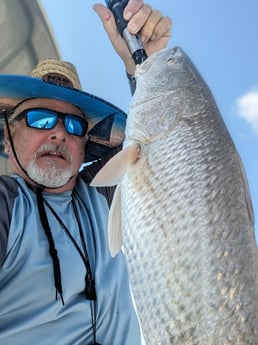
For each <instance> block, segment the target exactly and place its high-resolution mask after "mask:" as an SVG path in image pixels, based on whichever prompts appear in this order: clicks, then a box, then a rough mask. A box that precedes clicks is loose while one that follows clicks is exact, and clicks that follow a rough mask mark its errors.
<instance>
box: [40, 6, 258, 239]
mask: <svg viewBox="0 0 258 345" xmlns="http://www.w3.org/2000/svg"><path fill="white" fill-rule="evenodd" d="M96 2H97V1H93V0H74V1H71V0H54V1H53V0H41V3H42V6H43V8H44V9H45V12H46V14H47V16H48V18H49V24H50V26H51V28H52V31H53V34H54V36H55V39H56V42H57V45H58V47H59V50H60V53H61V56H62V58H63V59H64V60H68V61H71V62H73V63H74V64H75V65H76V67H77V68H78V71H79V73H80V76H81V81H82V84H83V88H84V90H85V91H88V92H91V93H94V94H96V95H98V96H100V97H103V98H105V99H108V100H109V101H111V102H113V103H115V104H116V105H118V106H120V107H121V108H122V109H124V110H125V111H127V110H128V106H129V102H130V99H131V97H130V92H129V87H128V83H127V80H126V77H125V74H124V67H123V64H122V62H121V61H120V59H119V58H118V57H117V56H116V54H115V52H114V51H113V48H112V46H111V44H110V43H109V41H108V39H107V37H106V35H105V32H104V30H103V28H102V24H101V22H100V20H99V18H98V17H97V15H96V13H95V12H94V11H93V10H92V6H93V4H94V3H96ZM99 2H102V3H103V4H104V0H103V1H99ZM148 3H150V4H151V5H152V7H153V8H155V9H159V10H160V11H161V12H162V13H163V14H164V15H168V16H170V17H171V18H172V20H173V32H172V38H171V40H170V42H169V46H175V45H179V46H181V47H182V48H183V49H184V50H185V51H186V52H187V54H188V55H189V56H190V57H191V59H192V60H193V62H194V63H195V65H196V67H197V68H198V69H199V71H200V72H201V74H202V75H203V77H204V78H205V80H206V81H207V83H208V85H209V87H210V88H211V90H212V92H213V95H214V97H215V99H216V101H217V104H218V106H219V108H220V111H221V113H222V116H223V118H224V121H225V122H226V125H227V127H228V129H229V131H230V133H231V136H232V138H233V140H234V142H235V145H236V147H237V149H238V151H239V153H240V156H241V158H242V161H243V163H244V167H245V170H246V173H247V178H248V181H249V187H250V192H251V196H252V201H253V207H254V212H255V218H256V220H257V219H258V182H257V176H258V162H257V161H258V44H257V32H258V20H257V13H258V1H257V0H237V1H235V0H216V1H214V0H195V1H191V0H149V1H148ZM256 238H257V242H258V225H257V222H256Z"/></svg>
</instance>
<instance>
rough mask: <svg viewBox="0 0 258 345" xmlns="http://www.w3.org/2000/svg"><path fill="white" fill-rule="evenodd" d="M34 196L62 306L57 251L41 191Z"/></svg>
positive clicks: (37, 191)
mask: <svg viewBox="0 0 258 345" xmlns="http://www.w3.org/2000/svg"><path fill="white" fill-rule="evenodd" d="M36 195H37V203H38V210H39V216H40V220H41V223H42V225H43V228H44V230H45V234H46V236H47V239H48V243H49V253H50V256H51V258H52V260H53V267H54V280H55V288H56V292H58V293H59V295H60V297H61V301H62V304H63V305H64V299H63V289H62V280H61V269H60V262H59V259H58V254H57V250H56V248H55V242H54V239H53V236H52V233H51V230H50V226H49V223H48V219H47V215H46V210H45V207H44V199H43V196H42V189H40V188H37V190H36ZM56 298H57V294H56Z"/></svg>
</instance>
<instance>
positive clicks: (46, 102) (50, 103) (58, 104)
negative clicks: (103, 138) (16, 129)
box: [14, 98, 82, 115]
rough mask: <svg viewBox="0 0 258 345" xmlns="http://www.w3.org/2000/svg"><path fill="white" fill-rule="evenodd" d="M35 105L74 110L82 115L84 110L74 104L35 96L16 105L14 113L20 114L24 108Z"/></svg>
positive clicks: (60, 109) (57, 109) (60, 110)
mask: <svg viewBox="0 0 258 345" xmlns="http://www.w3.org/2000/svg"><path fill="white" fill-rule="evenodd" d="M35 107H39V108H46V109H50V110H55V111H59V112H64V113H71V112H72V113H73V114H75V115H82V111H81V110H80V109H79V108H78V107H76V106H75V105H74V104H71V103H67V102H64V101H60V100H55V99H50V98H34V99H27V100H24V101H23V102H21V103H20V104H19V105H18V106H17V107H16V109H15V112H14V114H18V113H20V112H21V111H23V110H26V109H30V108H35Z"/></svg>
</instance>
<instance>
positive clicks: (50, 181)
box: [27, 144, 73, 188]
mask: <svg viewBox="0 0 258 345" xmlns="http://www.w3.org/2000/svg"><path fill="white" fill-rule="evenodd" d="M51 151H54V152H60V153H62V155H64V157H65V159H66V160H67V161H68V162H69V166H68V167H67V168H61V167H60V166H58V164H56V163H55V161H53V162H49V164H48V165H47V166H45V167H43V168H41V167H39V166H38V165H37V163H36V162H37V157H39V156H41V155H42V154H43V153H44V152H51ZM27 173H28V175H29V177H30V178H31V179H32V180H33V181H34V182H36V183H38V184H40V185H43V186H45V187H49V188H59V187H62V186H64V185H65V184H66V183H67V182H69V181H70V179H71V178H72V177H73V158H72V156H71V154H70V152H69V151H68V150H67V148H66V145H56V144H45V145H42V146H41V147H40V149H39V150H38V151H37V152H36V154H35V155H34V157H33V159H32V160H31V162H30V163H29V166H28V168H27Z"/></svg>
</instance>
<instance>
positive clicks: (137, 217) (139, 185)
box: [95, 48, 258, 345]
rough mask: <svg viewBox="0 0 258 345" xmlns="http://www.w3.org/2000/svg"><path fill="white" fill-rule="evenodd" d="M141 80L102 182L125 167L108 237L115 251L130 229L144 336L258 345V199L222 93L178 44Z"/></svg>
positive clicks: (127, 241)
mask: <svg viewBox="0 0 258 345" xmlns="http://www.w3.org/2000/svg"><path fill="white" fill-rule="evenodd" d="M136 78H137V89H136V92H135V94H134V97H133V100H132V104H131V107H130V111H129V115H128V120H127V127H126V142H127V144H126V146H127V148H125V149H124V150H123V151H122V152H120V153H119V154H118V155H117V156H115V157H114V158H113V160H111V161H110V162H109V163H107V166H106V168H105V167H104V169H103V171H102V172H101V173H100V174H99V176H97V177H96V181H95V183H96V184H98V183H99V181H101V182H102V184H107V183H110V182H112V181H110V180H112V179H114V182H115V183H117V182H118V180H119V176H120V175H121V176H122V175H123V173H124V172H125V175H124V177H123V178H122V180H121V182H120V183H119V185H118V187H117V191H116V196H115V198H114V201H113V206H112V208H111V214H110V229H109V231H110V245H111V251H112V253H113V254H115V252H116V250H118V248H119V245H120V244H119V241H118V240H119V237H120V232H121V230H122V233H123V247H124V251H125V255H126V258H127V262H128V269H129V273H130V279H131V285H132V290H133V295H134V299H135V302H136V306H137V310H138V313H139V318H140V321H141V325H142V329H143V334H144V337H145V340H146V344H147V345H152V344H153V345H154V344H155V345H157V344H160V345H167V344H175V345H257V344H258V260H257V246H256V241H255V235H254V226H253V223H254V220H253V211H252V205H251V201H250V196H249V190H248V185H247V181H246V177H245V173H244V169H243V167H242V163H241V161H240V158H239V155H238V152H237V150H236V148H235V146H234V143H233V141H232V139H231V137H230V134H229V133H228V130H227V128H226V126H225V124H224V122H223V120H222V117H221V115H220V112H219V110H218V107H217V105H216V103H215V101H214V98H213V96H212V94H211V92H210V90H209V88H208V86H207V85H206V83H205V82H204V80H203V79H202V77H201V76H200V74H199V72H198V71H197V69H196V68H195V66H194V65H193V63H192V62H191V61H190V59H189V58H188V57H187V56H186V54H185V53H184V52H183V51H182V50H181V49H180V48H172V49H164V50H161V51H159V52H157V53H155V54H153V55H152V56H150V57H149V58H148V59H147V60H146V61H145V62H144V63H143V64H142V65H141V66H139V67H138V68H137V75H136ZM130 143H131V144H133V145H132V146H131V147H130V146H128V144H130ZM117 175H118V178H117ZM125 312H126V311H125Z"/></svg>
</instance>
